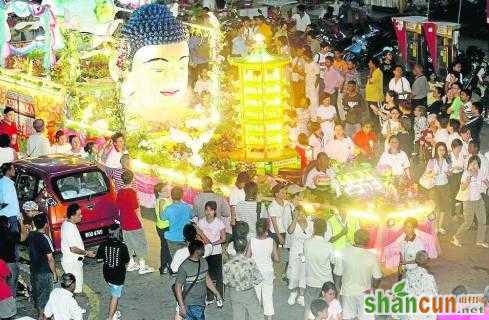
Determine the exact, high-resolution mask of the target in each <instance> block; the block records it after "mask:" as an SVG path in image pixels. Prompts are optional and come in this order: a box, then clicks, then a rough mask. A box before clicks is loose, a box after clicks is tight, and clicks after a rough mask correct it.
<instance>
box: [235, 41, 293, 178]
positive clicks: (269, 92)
mask: <svg viewBox="0 0 489 320" xmlns="http://www.w3.org/2000/svg"><path fill="white" fill-rule="evenodd" d="M255 40H256V44H255V45H254V47H253V49H252V51H251V53H250V54H248V55H247V56H245V57H241V58H230V63H231V64H232V65H234V66H237V67H238V73H239V96H240V110H239V114H240V124H241V137H242V141H241V142H242V146H241V148H240V150H239V153H238V156H237V158H239V159H240V160H244V161H247V162H255V163H261V164H262V165H263V169H264V170H265V172H267V173H269V172H270V173H271V171H276V169H278V168H279V167H283V166H290V165H291V164H292V163H291V162H295V161H296V155H295V152H294V151H292V150H291V149H289V148H288V146H289V141H288V138H287V133H286V128H285V106H286V104H287V98H288V92H289V84H288V82H287V81H286V75H285V72H286V70H285V67H286V66H287V64H288V63H289V62H290V59H289V58H288V57H281V56H274V55H271V54H270V53H268V52H267V50H266V46H265V42H264V40H265V38H264V37H263V35H261V34H258V35H257V36H256V37H255ZM287 159H289V160H290V161H287ZM277 162H279V163H278V164H277ZM257 167H260V165H257Z"/></svg>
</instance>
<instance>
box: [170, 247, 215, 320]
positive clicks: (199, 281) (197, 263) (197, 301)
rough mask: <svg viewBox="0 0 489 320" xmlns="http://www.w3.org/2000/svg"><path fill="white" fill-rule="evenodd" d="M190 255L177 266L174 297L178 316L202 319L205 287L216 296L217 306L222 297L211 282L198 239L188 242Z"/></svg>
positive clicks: (202, 248) (187, 319)
mask: <svg viewBox="0 0 489 320" xmlns="http://www.w3.org/2000/svg"><path fill="white" fill-rule="evenodd" d="M188 250H189V253H190V256H189V257H188V259H186V260H185V261H184V262H183V263H182V264H181V265H180V267H179V268H178V273H177V277H176V280H175V292H174V293H175V298H176V299H177V302H178V311H179V314H180V316H181V317H182V318H183V319H186V320H204V319H205V316H204V311H205V300H206V295H207V288H209V290H211V291H212V293H213V294H214V295H215V296H216V297H217V306H218V307H219V308H221V307H222V297H221V295H220V294H219V291H217V289H216V287H215V285H214V283H213V282H212V280H211V278H210V276H209V273H208V269H209V267H208V265H207V261H206V260H205V259H204V258H203V256H204V252H205V248H204V243H203V242H202V241H200V240H194V241H192V242H190V244H189V246H188Z"/></svg>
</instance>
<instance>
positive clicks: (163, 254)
mask: <svg viewBox="0 0 489 320" xmlns="http://www.w3.org/2000/svg"><path fill="white" fill-rule="evenodd" d="M165 189H166V184H165V183H158V184H157V185H155V187H154V192H155V215H156V231H157V232H158V236H159V237H160V244H161V247H160V274H165V273H167V272H168V271H169V268H170V263H171V255H170V249H169V248H168V243H167V242H166V239H165V232H166V231H168V227H169V226H170V223H169V222H168V220H162V219H161V216H160V213H162V212H163V211H164V210H165V208H166V207H168V206H169V205H170V204H171V200H170V199H169V196H168V194H167V192H165Z"/></svg>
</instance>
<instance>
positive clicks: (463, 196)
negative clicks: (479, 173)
mask: <svg viewBox="0 0 489 320" xmlns="http://www.w3.org/2000/svg"><path fill="white" fill-rule="evenodd" d="M469 196H470V191H469V188H467V189H465V190H462V187H460V189H458V192H457V196H456V197H455V200H457V201H460V202H464V201H469Z"/></svg>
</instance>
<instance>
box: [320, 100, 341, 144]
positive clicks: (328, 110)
mask: <svg viewBox="0 0 489 320" xmlns="http://www.w3.org/2000/svg"><path fill="white" fill-rule="evenodd" d="M316 117H317V121H318V122H319V123H320V124H321V130H322V131H323V135H324V139H325V140H326V141H329V140H331V139H333V131H334V120H335V118H336V108H335V107H334V106H333V105H331V97H330V96H329V94H326V95H325V96H324V98H323V101H322V103H321V105H320V106H319V108H318V109H317V113H316Z"/></svg>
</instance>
